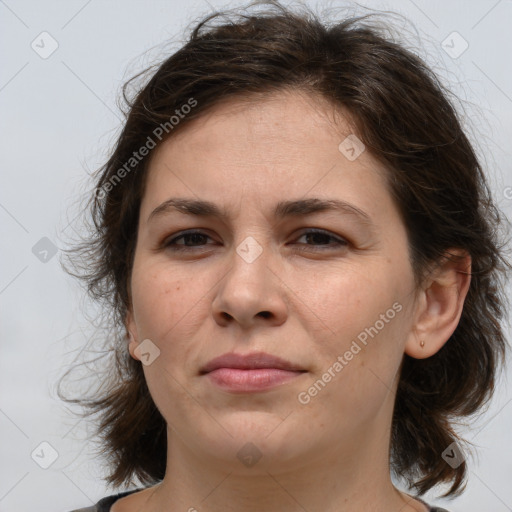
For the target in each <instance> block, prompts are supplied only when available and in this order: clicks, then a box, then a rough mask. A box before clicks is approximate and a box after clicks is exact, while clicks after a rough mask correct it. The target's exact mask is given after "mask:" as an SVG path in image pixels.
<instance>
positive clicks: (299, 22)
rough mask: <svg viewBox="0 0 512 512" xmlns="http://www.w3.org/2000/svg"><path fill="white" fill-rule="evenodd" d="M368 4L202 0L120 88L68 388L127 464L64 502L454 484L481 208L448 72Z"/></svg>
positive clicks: (227, 506) (478, 356)
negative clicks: (109, 355)
mask: <svg viewBox="0 0 512 512" xmlns="http://www.w3.org/2000/svg"><path fill="white" fill-rule="evenodd" d="M371 20H372V18H371V17H362V18H352V19H347V20H344V21H341V22H339V23H337V24H334V25H332V26H330V27H328V26H326V25H324V24H322V22H321V21H320V20H318V19H317V18H316V17H315V16H314V15H313V14H311V13H308V12H305V11H304V12H299V11H291V10H288V9H286V8H284V7H281V6H279V5H277V4H276V5H273V6H269V7H268V10H267V11H262V10H261V9H259V10H258V11H257V12H254V13H251V12H250V9H248V10H247V11H246V12H245V15H244V16H241V17H236V16H232V17H231V18H229V19H228V20H226V18H223V17H220V16H216V15H214V16H210V17H209V18H207V19H205V20H203V21H202V22H201V23H199V24H198V25H197V26H196V28H195V29H194V31H193V33H192V35H191V37H190V40H189V41H188V42H187V44H186V45H185V46H184V47H183V48H181V49H180V50H179V51H177V52H176V53H175V54H174V55H172V56H170V57H169V58H168V59H167V60H166V61H165V62H163V63H162V64H161V65H160V66H159V67H158V69H157V70H156V73H154V74H153V76H152V77H151V79H150V80H149V82H148V83H147V84H145V85H144V86H142V87H141V88H140V90H138V91H137V94H136V95H135V97H134V98H133V99H132V100H129V101H130V110H129V113H128V117H127V120H126V123H125V126H124V129H123V131H122V133H121V135H120V136H119V139H118V141H117V144H116V147H115V150H114V152H113V154H112V156H111V158H110V159H109V161H108V162H107V163H106V165H105V166H104V168H103V169H102V170H101V173H100V175H99V177H98V181H97V183H96V189H95V195H94V198H93V200H92V216H93V219H94V222H95V229H96V231H95V232H94V233H93V235H92V238H91V239H90V240H87V241H86V242H85V243H84V244H83V245H82V246H80V247H78V248H77V249H75V252H72V253H71V254H72V255H74V256H77V255H78V256H79V257H82V258H85V257H86V258H88V259H87V265H89V266H88V267H87V268H86V270H85V272H82V273H81V274H80V273H75V275H78V276H80V277H82V278H83V279H85V281H86V282H87V284H88V286H89V291H90V292H91V294H92V296H93V297H94V298H96V299H98V300H103V301H104V304H105V305H106V306H109V307H111V310H112V311H113V313H114V317H113V318H114V319H115V323H114V326H115V327H116V328H117V331H116V333H117V335H116V337H115V345H114V347H115V348H114V354H115V355H116V357H115V358H114V359H113V360H112V363H111V364H112V366H111V368H110V374H109V378H108V380H106V378H102V379H100V381H101V383H102V387H101V388H100V389H99V390H98V393H100V395H99V396H98V395H96V396H94V398H91V399H88V400H86V399H81V400H78V401H80V402H81V403H83V404H85V405H87V406H89V410H90V412H94V413H99V414H100V419H101V421H100V425H99V433H100V434H101V436H102V439H103V441H104V450H105V454H106V455H107V459H108V461H109V464H110V466H109V467H110V469H111V472H110V475H109V479H108V482H109V483H111V484H115V485H117V486H120V485H122V484H128V485H133V482H134V478H137V479H138V481H139V482H140V483H141V484H142V486H140V485H139V484H136V485H137V487H136V488H135V489H133V490H131V491H128V492H124V493H118V494H115V495H112V496H109V497H106V498H105V499H103V500H101V501H100V502H99V503H98V504H97V506H96V507H91V508H86V509H82V510H86V511H102V512H103V511H111V512H138V511H144V512H157V511H163V510H165V511H166V512H174V511H178V510H188V511H194V510H198V511H217V510H243V511H256V510H258V511H261V510H265V511H267V512H268V511H270V512H272V511H280V512H288V511H290V512H292V511H299V510H301V511H302V510H307V511H320V510H322V511H327V512H331V511H340V510H343V511H347V512H360V511H369V510H379V511H386V512H395V511H396V512H398V511H400V512H412V511H416V512H420V511H421V512H424V511H427V510H430V511H441V510H443V509H439V508H435V507H430V506H429V505H428V504H427V503H426V502H425V501H424V500H423V499H421V495H422V494H424V493H425V492H426V491H427V490H429V489H431V488H432V487H434V486H436V485H438V484H449V485H450V488H449V490H448V491H447V492H446V493H445V494H444V496H456V495H457V494H460V492H462V490H463V487H464V480H465V476H466V462H465V460H464V459H465V455H464V451H463V448H462V446H461V443H462V441H463V440H462V439H459V437H458V436H457V434H456V433H455V431H454V429H453V424H454V423H453V422H454V420H455V419H460V418H463V417H465V416H468V415H470V414H472V413H474V412H476V411H478V410H479V409H480V408H481V406H482V405H483V404H484V403H485V402H486V401H487V400H488V399H489V397H490V396H491V395H492V391H493V386H494V382H495V378H496V374H497V371H498V369H499V368H500V365H501V364H502V362H503V356H504V355H505V349H506V346H507V345H506V340H505V337H504V333H503V330H502V327H501V325H500V320H501V319H502V318H503V316H504V311H505V307H504V303H505V295H504V293H503V290H504V278H505V277H506V276H507V275H508V274H507V272H508V271H509V269H510V265H509V263H508V262H507V260H506V259H505V258H504V255H503V253H502V248H501V247H502V244H501V242H500V240H499V238H498V230H497V228H498V226H499V225H500V223H501V221H502V219H501V216H500V214H499V210H498V209H497V208H496V206H495V205H494V204H493V201H492V198H491V197H490V193H489V190H488V188H487V184H486V179H485V176H484V174H483V171H482V169H481V167H480V164H479V162H478V160H477V157H476V156H475V152H474V150H473V148H472V146H471V144H470V142H469V141H468V139H467V137H466V135H465V134H464V132H463V130H462V128H461V125H460V123H459V120H458V118H457V115H456V112H455V110H454V108H453V107H452V105H451V104H450V102H449V101H448V99H447V93H446V92H444V91H443V89H442V86H441V85H440V84H439V83H438V81H437V80H436V78H435V76H434V75H433V74H432V73H431V72H430V71H429V70H428V68H426V66H425V65H424V63H423V62H422V61H421V60H420V59H419V58H417V57H416V56H414V55H413V54H412V53H410V52H409V51H407V50H405V49H404V48H403V47H402V46H400V45H399V44H397V43H394V42H392V41H391V40H389V39H387V38H386V37H384V36H383V35H382V34H381V33H380V31H379V28H378V27H377V26H373V25H372V24H371ZM91 258H92V261H91ZM91 265H92V266H91ZM392 476H395V477H396V478H399V479H402V480H403V481H404V482H405V483H406V484H408V486H409V488H410V489H411V490H413V491H414V494H409V493H406V492H402V491H400V490H399V489H397V488H396V487H395V485H394V484H393V482H392V478H391V477H392Z"/></svg>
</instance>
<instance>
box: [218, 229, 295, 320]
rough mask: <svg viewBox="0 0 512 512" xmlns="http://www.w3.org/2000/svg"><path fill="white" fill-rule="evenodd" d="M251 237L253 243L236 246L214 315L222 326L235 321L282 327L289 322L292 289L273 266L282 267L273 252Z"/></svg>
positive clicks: (221, 286)
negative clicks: (289, 298)
mask: <svg viewBox="0 0 512 512" xmlns="http://www.w3.org/2000/svg"><path fill="white" fill-rule="evenodd" d="M250 240H251V241H252V243H251V241H250V242H249V244H248V245H244V243H240V244H239V246H238V247H237V248H234V249H233V253H232V254H231V258H230V261H229V263H228V265H229V268H228V269H227V272H226V273H225V275H224V277H223V278H222V279H221V282H220V285H219V288H218V291H217V294H216V296H215V299H214V300H213V302H212V310H213V311H212V312H213V316H214V318H215V321H216V322H217V323H218V324H219V325H221V326H228V325H229V324H230V323H231V324H239V326H240V327H242V328H243V329H247V328H250V327H253V326H255V325H257V324H258V323H261V324H262V325H267V326H269V325H270V326H279V325H281V324H282V323H284V322H285V321H286V317H287V314H288V305H287V300H286V290H287V289H288V288H287V287H286V286H285V284H284V282H283V280H282V279H281V278H280V276H279V272H278V271H277V272H276V271H275V270H274V269H273V268H271V266H272V267H276V266H278V265H272V254H271V252H272V251H271V249H269V248H268V247H265V248H263V247H262V245H263V244H258V243H257V242H256V241H255V240H254V239H252V238H251V239H250ZM251 252H252V254H251ZM256 255H257V257H255V256H256Z"/></svg>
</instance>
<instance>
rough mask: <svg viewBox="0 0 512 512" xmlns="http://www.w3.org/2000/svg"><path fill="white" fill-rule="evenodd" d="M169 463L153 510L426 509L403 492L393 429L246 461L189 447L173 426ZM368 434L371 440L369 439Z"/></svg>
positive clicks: (403, 511)
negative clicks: (297, 454) (396, 478)
mask: <svg viewBox="0 0 512 512" xmlns="http://www.w3.org/2000/svg"><path fill="white" fill-rule="evenodd" d="M167 436H168V439H169V440H172V442H169V443H168V463H167V471H166V475H165V478H164V480H163V481H162V482H161V484H159V485H158V486H157V488H156V489H155V492H154V493H153V495H152V496H151V499H150V500H149V501H148V507H149V508H145V510H148V511H151V512H161V511H163V510H165V511H166V512H178V511H188V512H197V511H201V512H220V511H222V512H231V511H239V510H243V511H244V512H260V511H261V510H265V511H266V512H303V511H309V512H313V511H320V510H321V511H322V512H341V511H343V512H363V511H364V512H373V511H375V512H377V511H379V512H382V511H393V512H394V511H398V510H399V511H400V512H426V511H427V508H426V507H425V506H424V505H422V504H421V503H419V502H418V501H417V500H414V499H413V498H412V497H410V496H408V495H406V494H404V493H401V492H399V491H398V490H397V489H396V488H395V487H394V486H393V484H392V482H391V478H390V471H389V454H388V449H387V447H388V446H389V444H388V443H389V432H387V434H386V436H385V437H387V438H388V439H387V440H386V442H383V441H384V440H383V439H382V437H383V434H382V430H381V431H380V437H379V434H378V431H376V432H360V433H359V436H357V439H354V436H351V438H350V442H349V443H347V446H348V447H345V448H338V449H333V448H332V447H329V449H327V450H323V451H321V450H315V453H311V454H308V455H307V456H302V457H301V460H302V461H307V462H306V463H304V462H303V464H302V465H299V463H291V464H290V465H289V466H287V467H283V466H282V465H279V466H278V465H277V463H276V464H275V465H272V464H270V465H267V466H264V465H263V464H261V462H263V458H262V459H261V461H259V462H258V463H256V464H255V465H254V466H252V467H250V468H245V467H243V465H242V464H241V463H240V462H239V461H238V459H236V463H235V464H233V462H230V463H229V464H228V463H226V462H222V461H221V462H219V461H218V460H208V459H207V458H206V457H205V456H204V454H203V455H202V456H201V457H198V455H197V454H195V453H193V452H192V451H190V450H188V449H187V447H186V446H185V445H183V443H181V442H180V441H179V439H176V437H175V434H174V433H173V432H172V431H170V430H168V433H167ZM368 440H371V441H370V442H368Z"/></svg>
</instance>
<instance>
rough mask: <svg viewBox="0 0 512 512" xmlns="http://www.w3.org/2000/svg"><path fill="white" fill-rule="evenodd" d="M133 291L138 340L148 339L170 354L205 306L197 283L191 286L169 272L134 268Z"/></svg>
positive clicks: (185, 337)
mask: <svg viewBox="0 0 512 512" xmlns="http://www.w3.org/2000/svg"><path fill="white" fill-rule="evenodd" d="M132 290H133V310H134V317H135V321H136V323H137V331H138V334H139V339H140V340H142V339H145V338H149V339H151V340H152V341H154V342H155V343H157V345H158V346H159V348H160V350H162V351H169V350H170V349H174V348H177V347H178V345H179V343H180V340H183V339H188V335H187V334H191V333H192V331H193V326H194V325H196V324H197V322H198V320H197V316H198V315H199V314H200V311H201V309H202V307H204V302H203V303H202V302H201V300H200V299H201V297H202V296H204V291H203V292H201V290H200V289H199V287H198V286H197V284H196V285H194V286H191V284H190V282H189V281H187V279H185V278H184V277H183V276H181V275H179V274H177V273H176V272H173V271H170V270H168V269H167V270H165V271H163V270H161V269H157V268H152V269H150V270H145V271H142V272H138V271H136V269H134V274H133V279H132ZM189 330H190V332H188V331H189ZM170 340H173V343H169V341H170Z"/></svg>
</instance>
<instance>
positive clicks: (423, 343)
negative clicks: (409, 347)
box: [420, 340, 425, 348]
mask: <svg viewBox="0 0 512 512" xmlns="http://www.w3.org/2000/svg"><path fill="white" fill-rule="evenodd" d="M424 346H425V342H424V341H423V340H421V341H420V347H421V348H423V347H424Z"/></svg>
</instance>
